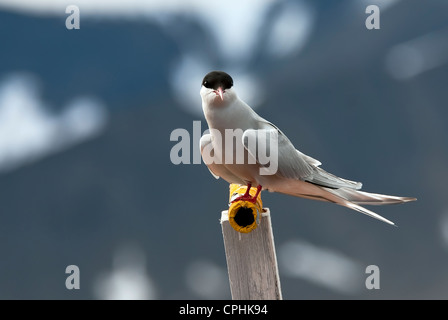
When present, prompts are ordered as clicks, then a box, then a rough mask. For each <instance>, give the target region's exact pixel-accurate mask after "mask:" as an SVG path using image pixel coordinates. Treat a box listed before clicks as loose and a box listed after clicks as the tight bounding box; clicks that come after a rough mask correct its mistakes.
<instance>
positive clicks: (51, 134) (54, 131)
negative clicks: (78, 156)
mask: <svg viewBox="0 0 448 320" xmlns="http://www.w3.org/2000/svg"><path fill="white" fill-rule="evenodd" d="M105 123H106V111H105V108H104V107H103V105H102V104H101V103H100V102H99V101H97V100H95V99H93V98H90V97H80V98H76V99H75V100H73V101H72V102H70V103H69V105H68V106H67V107H66V108H64V109H63V111H62V112H60V113H59V114H55V113H52V112H50V111H49V108H48V106H47V105H45V104H44V102H42V101H41V100H40V96H39V92H38V80H37V79H36V78H35V77H33V76H31V75H29V74H23V73H17V74H13V75H9V76H8V77H6V78H5V79H4V80H3V81H2V82H1V83H0V171H7V170H12V169H15V168H17V167H19V166H21V165H23V164H25V163H29V162H32V161H36V160H38V159H41V158H43V157H44V156H46V155H48V154H51V153H54V152H57V151H60V150H62V149H64V148H67V147H69V146H71V145H73V144H75V143H78V142H81V141H83V140H85V139H88V138H90V137H93V136H95V135H96V134H98V133H99V132H100V131H101V129H103V127H104V125H105Z"/></svg>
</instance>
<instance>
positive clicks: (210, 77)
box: [202, 71, 233, 90]
mask: <svg viewBox="0 0 448 320" xmlns="http://www.w3.org/2000/svg"><path fill="white" fill-rule="evenodd" d="M202 85H203V86H204V87H206V88H209V89H213V90H217V89H218V88H219V87H221V88H222V89H223V90H226V89H230V88H232V86H233V79H232V77H231V76H229V75H228V74H227V73H225V72H224V71H212V72H209V73H207V75H206V76H205V77H204V80H202Z"/></svg>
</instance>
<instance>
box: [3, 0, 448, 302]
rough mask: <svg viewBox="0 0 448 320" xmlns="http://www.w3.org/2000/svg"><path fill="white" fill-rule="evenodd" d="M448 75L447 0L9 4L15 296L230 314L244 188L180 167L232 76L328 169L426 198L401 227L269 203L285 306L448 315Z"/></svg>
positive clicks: (390, 210)
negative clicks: (233, 242)
mask: <svg viewBox="0 0 448 320" xmlns="http://www.w3.org/2000/svg"><path fill="white" fill-rule="evenodd" d="M209 2H210V1H209ZM68 4H74V5H78V7H79V9H80V13H81V24H80V29H79V30H67V28H66V26H65V20H66V18H67V17H68V16H69V14H67V13H65V8H66V6H67V5H68ZM370 4H377V5H378V6H379V8H380V10H381V20H380V26H381V28H380V29H379V30H368V29H367V28H366V26H365V20H366V18H367V17H368V14H366V13H365V9H366V7H367V6H368V5H370ZM447 62H448V3H447V2H446V1H442V0H439V1H436V0H431V1H419V0H406V1H404V0H401V1H398V0H395V1H374V0H372V1H358V0H356V1H355V0H352V1H348V0H346V1H324V0H320V1H288V0H279V1H270V0H265V1H258V2H256V1H247V2H244V5H243V4H242V3H240V2H239V1H226V2H222V3H212V2H211V3H208V2H206V1H195V0H190V1H174V0H170V1H168V0H166V1H158V0H151V1H141V2H138V1H135V7H130V5H129V4H126V2H123V3H121V2H118V1H117V2H116V1H109V2H107V3H105V2H101V1H82V0H80V1H78V2H76V1H74V2H70V3H67V2H65V1H54V2H42V4H41V5H37V4H33V1H27V0H22V1H8V0H1V1H0V298H2V299H122V298H123V299H124V298H131V299H139V298H141V299H227V298H230V290H229V285H228V279H227V274H226V272H227V271H226V261H225V254H224V247H223V240H222V234H221V227H220V224H219V218H220V213H221V211H222V210H225V209H226V207H227V200H228V184H227V183H226V182H225V181H222V180H218V181H216V180H215V179H214V178H213V177H212V176H211V175H210V174H209V172H208V170H207V168H206V166H205V165H204V164H200V165H198V164H189V165H186V164H185V165H177V166H176V165H173V164H172V163H171V161H170V150H171V148H172V147H173V146H174V145H175V144H176V142H175V141H170V134H171V132H172V131H173V130H174V129H176V128H184V129H186V130H188V131H189V132H191V133H192V128H193V121H194V120H200V121H202V130H205V129H206V128H207V124H206V122H205V120H204V118H203V116H202V111H201V105H200V104H201V101H200V96H199V89H200V83H201V79H202V77H203V76H204V74H205V73H206V72H208V71H210V70H215V69H220V70H225V71H228V72H229V73H230V74H232V75H233V76H234V80H235V88H236V89H237V90H238V92H240V93H241V96H243V98H244V99H245V100H246V101H247V102H248V103H249V104H251V105H253V106H254V108H256V110H257V112H258V113H259V114H260V115H261V116H263V117H265V118H267V119H269V120H270V121H272V122H273V123H275V124H276V125H278V126H279V127H280V128H281V129H282V131H284V132H285V133H286V134H287V135H288V137H289V138H290V139H291V140H292V142H293V143H294V144H295V146H296V147H297V148H298V149H299V150H301V151H302V152H304V153H306V154H309V155H310V156H312V157H315V158H317V159H319V160H320V161H321V162H322V163H323V165H322V167H323V168H324V169H325V170H327V171H329V172H332V173H334V174H336V175H339V176H342V177H345V178H348V179H352V180H357V181H362V182H363V184H364V187H363V190H366V191H370V192H376V193H385V194H393V195H402V196H413V197H417V198H418V201H417V202H413V203H408V204H404V205H396V206H384V207H369V208H370V209H372V210H374V211H376V212H377V213H379V214H381V215H384V216H385V217H386V218H388V219H390V220H392V221H394V222H395V223H396V224H397V225H398V228H396V227H391V226H389V225H386V224H384V223H381V222H379V221H376V220H374V219H371V218H369V217H366V216H364V215H362V214H360V213H357V212H354V211H350V210H349V209H346V208H342V207H338V206H335V205H332V204H329V203H322V202H313V201H310V200H305V199H299V198H293V197H288V196H284V195H279V194H268V193H267V192H263V193H262V199H263V201H264V205H265V206H266V207H269V208H270V210H271V212H272V222H273V227H274V237H275V244H276V247H277V255H278V262H279V267H280V278H281V285H282V290H283V296H284V298H285V299H445V298H447V297H448V277H447V276H446V272H447V267H448V202H447V181H448V168H447V163H448V139H447V137H448V126H447V120H448V108H447V103H446V101H447V99H448V90H447V81H448V63H447ZM191 143H196V141H192V142H191ZM72 264H74V265H77V266H78V267H79V268H80V273H81V278H80V280H81V281H80V286H81V288H80V289H79V290H68V289H66V287H65V280H66V277H67V276H68V274H65V268H66V267H67V266H68V265H72ZM368 265H377V266H378V267H379V269H380V289H379V290H368V289H366V287H365V279H366V278H367V276H368V275H367V274H366V273H365V270H366V267H367V266H368Z"/></svg>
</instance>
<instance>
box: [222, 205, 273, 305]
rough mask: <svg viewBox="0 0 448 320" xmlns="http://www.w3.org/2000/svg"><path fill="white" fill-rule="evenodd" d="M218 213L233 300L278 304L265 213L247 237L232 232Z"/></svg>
mask: <svg viewBox="0 0 448 320" xmlns="http://www.w3.org/2000/svg"><path fill="white" fill-rule="evenodd" d="M226 217H227V211H223V212H222V216H221V225H222V234H223V238H224V247H225V252H226V260H227V270H228V272H229V281H230V291H231V293H232V299H233V300H281V299H282V294H281V288H280V278H279V274H278V266H277V257H276V253H275V245H274V236H273V233H272V225H271V215H270V212H269V209H266V212H264V213H263V214H262V217H261V220H260V225H259V226H258V227H257V228H256V229H255V230H254V231H252V232H250V233H240V232H237V231H235V230H234V229H233V228H232V227H231V225H230V223H229V221H228V218H227V219H226Z"/></svg>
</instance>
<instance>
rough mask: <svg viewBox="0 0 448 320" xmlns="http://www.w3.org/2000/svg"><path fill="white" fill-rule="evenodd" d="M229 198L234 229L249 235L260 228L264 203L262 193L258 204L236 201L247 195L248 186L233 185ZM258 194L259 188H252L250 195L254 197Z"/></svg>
mask: <svg viewBox="0 0 448 320" xmlns="http://www.w3.org/2000/svg"><path fill="white" fill-rule="evenodd" d="M229 188H230V196H229V202H230V206H229V223H230V225H231V226H232V228H233V229H235V230H236V231H238V232H242V233H249V232H251V231H252V230H254V229H255V228H256V227H257V226H258V223H257V222H258V221H259V220H260V219H259V217H260V215H261V212H262V211H263V203H262V201H261V193H260V194H259V195H258V197H257V201H256V203H255V204H254V203H252V202H249V201H241V200H240V201H236V202H233V203H232V201H233V199H236V198H237V197H239V196H242V195H244V194H245V193H246V190H247V186H243V185H240V184H234V183H232V184H231V185H230V186H229ZM256 193H257V188H250V190H249V194H250V195H251V196H252V197H253V196H255V194H256Z"/></svg>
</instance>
